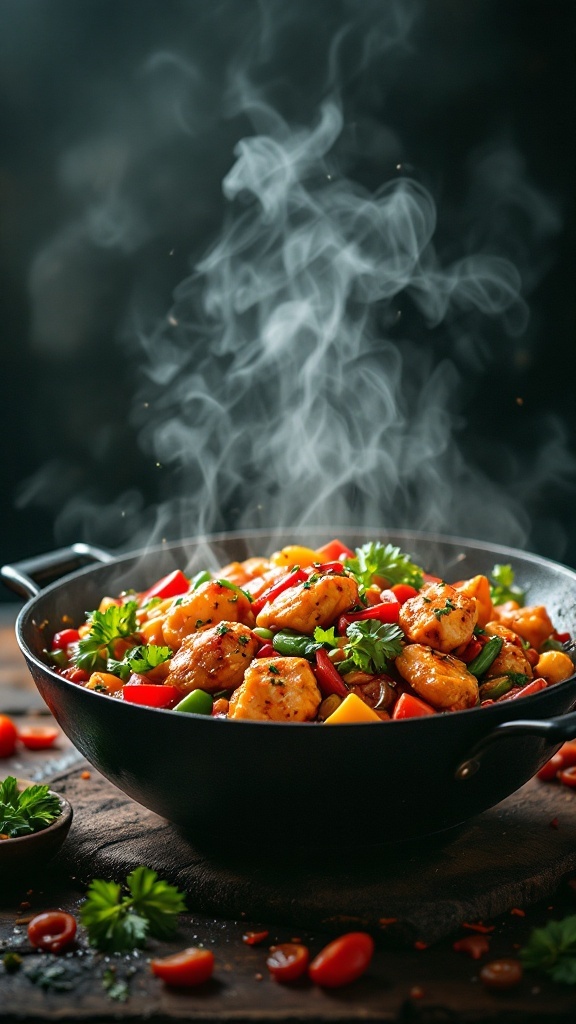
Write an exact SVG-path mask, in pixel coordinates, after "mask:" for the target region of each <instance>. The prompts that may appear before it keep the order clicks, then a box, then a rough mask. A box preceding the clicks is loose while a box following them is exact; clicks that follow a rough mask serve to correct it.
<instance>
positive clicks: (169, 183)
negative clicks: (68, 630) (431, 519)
mask: <svg viewBox="0 0 576 1024" xmlns="http://www.w3.org/2000/svg"><path fill="white" fill-rule="evenodd" d="M385 7H386V5H383V3H376V2H374V3H373V2H370V0H367V2H365V3H363V2H361V0H357V2H356V3H353V2H345V0H334V2H328V0H308V2H307V3H303V2H299V0H298V2H294V3H293V4H289V5H286V4H285V3H284V4H280V3H276V2H272V0H271V2H269V3H267V2H266V0H262V3H256V2H253V0H236V2H232V0H229V2H223V3H215V4H209V3H206V2H203V0H198V2H196V0H188V2H186V0H180V2H178V0H163V2H160V0H157V2H146V0H137V2H136V0H121V2H118V0H115V2H108V0H98V2H90V0H86V2H82V3H78V2H77V0H3V3H2V5H1V7H0V224H1V237H0V316H1V321H0V322H1V324H2V341H1V345H2V382H3V384H2V465H1V479H2V524H1V525H2V535H1V536H2V543H1V546H0V558H1V560H2V562H7V561H10V560H17V559H19V558H23V557H26V556H28V555H32V554H34V553H38V552H41V551H43V550H48V549H50V548H51V547H53V546H55V545H60V544H64V543H69V542H73V541H75V540H79V539H85V540H89V541H94V542H98V543H105V544H107V545H108V546H110V547H113V548H114V547H118V548H120V547H121V546H123V547H126V546H130V539H131V538H130V530H129V528H126V527H125V526H124V525H123V524H122V522H121V521H120V519H119V517H118V514H117V510H116V511H115V509H116V505H115V503H116V502H117V499H118V495H121V494H126V493H128V494H132V495H136V497H135V498H134V502H135V504H136V505H138V507H139V508H141V509H145V507H146V506H147V504H154V503H156V502H159V501H161V500H162V498H163V493H164V492H163V489H164V488H165V487H166V486H167V484H166V479H165V478H162V477H161V475H159V474H158V472H157V470H156V468H155V466H154V462H153V460H152V459H151V457H150V455H149V454H147V453H146V452H144V451H143V450H142V448H141V446H140V444H139V442H138V437H137V433H136V430H135V428H134V427H133V426H131V421H130V416H129V409H130V401H131V394H132V380H133V371H134V367H133V359H134V354H133V352H134V350H133V348H131V345H130V342H129V336H130V333H131V332H133V331H134V330H135V329H136V327H138V329H143V330H148V329H150V327H151V326H152V325H153V323H154V321H155V320H156V319H157V318H159V317H161V316H163V315H164V314H165V312H166V310H167V309H168V308H169V306H170V302H171V295H172V292H173V289H174V288H175V287H176V286H177V285H178V283H179V282H180V281H181V280H182V279H183V278H184V277H185V276H186V274H187V273H189V270H190V267H191V265H192V264H193V262H194V260H196V259H198V257H199V256H200V255H201V254H202V253H203V252H204V250H205V249H206V246H207V245H208V244H209V243H210V241H211V240H212V239H213V238H214V237H216V235H217V233H218V231H219V228H220V225H221V222H222V218H223V215H224V205H225V204H224V200H223V197H222V191H221V181H222V178H223V176H224V175H225V174H226V172H227V171H228V169H229V168H230V166H231V165H232V163H233V161H234V155H233V149H234V145H235V143H236V142H237V140H238V139H240V138H242V137H243V136H245V135H246V134H250V132H252V131H253V127H252V126H251V124H250V123H249V122H248V121H247V119H246V118H245V117H244V116H243V115H242V114H235V113H230V112H223V94H222V85H223V81H224V78H225V71H226V68H228V67H229V66H230V64H231V62H233V61H234V60H235V59H237V58H238V55H239V54H244V53H245V52H246V50H247V49H249V48H250V46H254V47H255V48H256V51H257V52H258V54H259V59H258V61H257V62H256V64H255V69H254V78H255V80H256V81H257V82H258V84H259V87H260V88H261V89H262V90H263V92H264V93H265V94H266V96H267V97H268V98H269V99H270V100H271V101H272V100H273V102H274V103H275V104H276V106H277V107H278V109H279V110H281V111H282V113H283V116H285V117H286V118H287V120H291V119H295V120H297V121H298V120H301V121H303V122H304V123H306V121H307V120H310V118H311V117H312V112H313V111H315V110H316V108H317V106H318V104H319V102H320V101H321V99H322V98H323V96H324V95H325V94H326V54H327V53H328V50H329V48H330V44H331V41H332V40H333V39H334V37H335V36H336V34H337V33H338V31H339V29H340V28H341V27H342V26H344V25H347V26H349V25H352V30H351V31H350V34H349V36H348V39H347V41H346V43H345V44H344V46H343V48H342V56H341V69H342V73H341V80H340V82H339V91H340V94H341V97H342V103H343V108H344V112H345V123H346V125H347V126H348V127H353V128H354V130H355V138H356V148H354V147H349V148H348V150H347V152H346V173H347V175H348V176H349V177H350V178H352V179H353V180H357V181H359V182H361V183H362V184H363V185H364V186H365V187H367V188H369V189H371V188H377V187H378V186H379V185H380V184H381V183H382V182H383V181H385V180H386V179H387V178H389V177H392V176H393V173H394V164H393V158H394V146H393V145H390V144H386V139H387V138H388V135H386V133H392V134H393V135H394V137H395V138H396V139H399V140H400V143H399V148H398V150H397V154H396V155H397V156H399V158H400V159H401V160H402V161H403V163H404V164H405V165H406V166H407V167H409V168H410V169H411V170H412V171H413V173H414V174H415V176H417V177H418V178H419V180H421V181H422V182H423V183H425V185H426V187H427V188H429V189H430V191H431V192H432V194H433V195H434V197H435V199H436V200H437V202H438V203H439V208H440V209H441V211H442V214H441V217H440V220H439V225H438V240H439V245H440V246H443V247H444V248H445V250H447V251H448V250H449V249H450V246H451V245H452V244H453V243H454V240H455V239H456V238H459V237H460V236H461V234H462V232H463V231H472V229H471V228H470V222H471V221H470V222H469V219H468V220H467V219H466V218H465V217H463V214H462V208H461V203H460V201H461V199H462V196H463V191H464V187H463V181H464V179H466V180H467V181H468V182H469V181H470V166H471V160H473V159H482V154H486V153H488V152H494V151H495V150H498V147H501V148H502V149H504V150H506V152H508V153H513V157H511V158H510V159H511V160H512V163H514V161H515V170H514V172H513V173H512V172H510V170H509V164H506V166H505V167H504V168H503V169H502V168H501V169H500V170H498V165H497V161H496V164H495V169H494V175H493V178H494V180H496V179H497V178H498V175H499V174H500V183H499V184H498V182H496V185H494V189H493V192H492V195H491V200H490V203H491V206H490V223H491V224H492V225H494V224H498V231H497V232H495V233H494V245H495V248H496V251H501V252H502V253H504V254H505V255H507V256H508V257H509V258H510V259H512V260H513V261H515V262H516V263H517V264H518V266H519V267H520V270H521V273H522V277H523V281H524V288H525V297H526V301H527V303H528V306H529V309H530V322H529V326H528V328H527V329H526V331H525V332H524V334H523V335H522V337H521V338H517V339H515V340H514V341H512V342H510V345H509V346H508V348H507V349H506V351H504V349H503V350H502V358H501V359H500V360H498V361H497V362H496V365H492V366H491V368H490V371H489V373H488V374H487V375H486V376H485V378H484V379H483V380H482V382H481V384H480V385H478V386H477V387H476V388H474V389H472V390H471V393H470V396H469V400H468V405H467V408H466V418H465V422H464V424H463V426H462V429H461V434H460V442H459V443H460V446H461V449H462V451H464V452H465V454H466V457H467V458H469V459H470V460H472V461H474V462H476V463H478V465H479V466H481V468H482V470H483V471H485V472H487V473H488V474H489V475H491V476H492V477H493V478H495V479H497V480H500V479H501V480H502V485H503V486H505V484H506V481H505V477H506V465H507V464H508V461H509V460H510V458H513V459H514V460H516V464H517V465H519V466H520V467H522V466H523V465H525V466H526V467H527V470H528V468H529V467H530V465H531V458H532V453H533V451H534V446H535V444H536V443H537V441H538V440H539V439H541V438H542V437H543V436H547V434H549V435H550V436H551V437H552V436H557V434H558V432H560V434H561V435H562V440H561V444H560V445H559V448H560V449H561V454H560V455H558V454H557V453H556V454H554V455H552V456H551V457H552V458H554V459H556V461H557V465H556V466H555V468H554V471H553V472H552V473H551V474H550V479H546V480H545V481H544V482H543V486H542V489H541V491H540V492H539V493H536V494H534V493H531V496H530V499H529V500H530V508H529V514H530V520H531V529H530V532H529V535H528V537H527V542H526V543H527V546H529V547H531V548H532V549H533V550H537V551H539V552H540V553H542V554H545V555H548V556H550V557H553V558H557V559H559V560H561V561H564V562H567V563H568V564H572V565H574V566H576V530H575V528H574V525H573V512H572V508H573V502H574V481H575V477H574V461H573V455H574V444H573V438H574V427H575V425H576V414H575V402H574V370H575V369H576V365H575V364H576V360H575V356H574V339H575V333H574V330H575V326H576V324H575V315H574V313H575V281H574V240H575V223H574V203H573V192H574V181H575V175H574V172H575V152H574V146H575V133H574V117H575V112H576V105H575V102H574V101H575V68H574V41H575V32H574V28H575V12H576V7H575V5H574V4H573V2H572V0H566V2H559V0H556V2H554V0H545V2H544V0H542V2H530V0H524V2H518V3H514V2H507V0H499V2H490V0H482V2H474V0H466V3H462V2H455V0H437V2H431V3H423V4H417V5H416V4H415V5H412V4H409V3H404V4H399V5H398V6H397V8H396V5H394V4H391V5H389V8H390V9H393V8H394V9H395V10H396V9H397V11H398V12H402V16H400V14H398V17H397V18H396V19H395V20H394V19H391V18H387V19H384V21H383V14H382V12H383V8H385ZM403 19H404V20H405V21H411V24H410V26H409V27H407V26H406V25H405V24H403ZM262 25H264V27H265V31H264V30H263V29H262ZM382 25H383V26H384V27H383V31H388V32H390V31H391V25H395V27H396V31H397V32H398V34H399V36H400V37H402V40H403V41H402V42H401V43H400V44H399V45H398V46H390V47H388V46H387V45H385V44H383V43H382V39H381V37H380V36H379V34H378V33H379V31H380V29H381V28H382ZM256 38H260V43H258V44H257V43H255V42H254V40H255V39H256ZM371 46H372V47H373V48H374V50H375V52H376V57H375V58H374V59H369V58H367V57H366V54H367V53H369V51H370V47H371ZM166 55H169V56H166ZM151 60H152V62H154V60H155V61H156V64H155V65H154V69H153V72H154V73H153V74H152V75H150V74H147V73H145V72H144V71H143V69H144V68H146V67H148V68H149V67H150V64H149V62H150V61H151ZM178 61H180V62H182V63H181V66H180V70H178V67H177V65H178ZM182 67H185V70H184V71H182ZM175 68H176V70H175ZM191 68H192V69H194V70H193V71H191V70H190V69H191ZM359 68H361V69H362V70H361V71H360V72H359V71H358V69H359ZM151 82H152V83H153V84H151ZM187 82H189V83H190V89H191V92H190V95H192V86H193V94H194V103H193V104H192V103H191V102H188V101H189V96H188V92H187V90H188V86H187ZM199 83H200V84H199ZM167 111H168V112H169V114H168V113H167ZM379 127H380V129H381V131H382V133H383V135H382V140H383V141H382V142H381V144H380V143H379V139H380V135H379ZM119 168H120V170H119ZM507 168H508V169H507ZM118 182H119V183H120V184H118ZM518 182H522V185H521V186H519V185H518V184H517V183H518ZM116 187H117V188H118V192H119V194H121V199H122V202H121V203H120V204H119V206H118V216H117V219H116V217H115V216H114V207H112V211H113V212H112V215H111V216H110V217H109V219H108V221H107V222H105V223H102V224H97V225H96V226H95V225H94V223H92V222H90V215H91V214H90V211H91V210H98V209H99V206H100V204H101V199H102V196H103V195H104V194H105V193H106V192H107V191H109V190H110V189H111V190H112V191H114V189H115V188H116ZM498 188H500V190H501V193H502V195H503V196H504V198H505V200H506V201H504V200H503V201H502V204H501V209H500V210H499V206H498V203H499V199H498ZM470 194H471V193H470V189H469V188H468V193H467V195H468V199H467V203H468V204H469V202H470V199H469V196H470ZM484 198H485V195H484ZM476 203H477V208H476V209H475V211H474V213H475V218H476V219H475V223H476V224H478V223H482V211H481V210H480V215H479V211H478V204H481V203H482V191H481V190H479V192H478V194H477V196H476ZM87 223H90V230H88V229H87V226H86V225H87ZM135 310H136V311H137V315H136V316H135V312H134V311H135ZM408 313H409V310H408ZM408 323H409V324H410V318H409V316H408ZM412 329H413V332H415V333H417V332H418V330H420V329H421V328H418V327H417V325H416V324H415V323H414V325H413V327H412ZM436 335H437V336H438V335H440V337H437V358H438V359H441V358H442V357H443V356H444V355H445V351H444V349H443V345H448V343H449V342H448V339H446V341H445V342H444V341H443V338H442V337H441V330H440V329H436ZM127 339H128V341H127ZM495 344H496V345H498V344H499V341H498V338H496V340H495ZM551 424H552V426H551ZM504 439H505V441H506V454H505V455H504V454H503V449H502V443H503V440H504ZM553 447H554V445H552V448H553ZM168 486H172V487H174V486H175V485H174V484H172V485H170V484H168ZM72 499H74V502H75V505H74V512H73V513H71V514H63V510H64V513H65V510H66V509H67V507H68V506H69V503H70V501H71V500H72ZM78 502H80V504H81V505H82V508H83V510H84V511H83V513H82V514H81V513H80V512H79V511H78ZM94 509H96V510H97V511H94ZM110 509H112V511H110ZM224 518H225V522H226V525H227V526H229V527H231V528H233V527H234V525H235V523H234V514H233V512H232V511H231V512H230V514H229V515H228V518H227V520H226V510H224ZM447 525H448V526H449V524H447ZM189 532H190V533H193V532H194V531H193V529H191V530H190V531H189ZM9 596H10V595H9V594H8V593H7V592H3V593H2V598H3V599H6V598H9Z"/></svg>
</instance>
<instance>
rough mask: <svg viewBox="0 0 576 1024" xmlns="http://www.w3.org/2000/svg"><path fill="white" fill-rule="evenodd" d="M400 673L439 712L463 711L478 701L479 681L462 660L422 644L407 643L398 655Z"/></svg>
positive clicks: (397, 664) (397, 661) (397, 662)
mask: <svg viewBox="0 0 576 1024" xmlns="http://www.w3.org/2000/svg"><path fill="white" fill-rule="evenodd" d="M395 664H396V668H397V669H398V671H399V673H400V675H401V676H402V678H403V679H405V680H406V682H407V683H410V686H411V687H412V689H413V690H415V691H416V693H417V694H418V695H419V696H420V697H422V700H425V701H426V702H427V703H428V704H431V705H432V707H434V708H436V709H437V710H438V711H462V710H463V709H464V708H472V707H474V705H475V704H477V703H478V680H477V679H476V676H473V675H472V673H471V672H469V671H468V669H467V668H466V665H465V664H464V662H463V661H460V660H459V659H458V658H455V657H454V656H453V655H451V654H440V653H439V652H438V651H434V650H432V648H431V647H427V646H425V645H423V644H408V645H407V646H406V647H405V648H404V650H403V651H402V653H401V654H399V655H398V657H397V658H396V663H395Z"/></svg>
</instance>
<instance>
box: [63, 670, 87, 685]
mask: <svg viewBox="0 0 576 1024" xmlns="http://www.w3.org/2000/svg"><path fill="white" fill-rule="evenodd" d="M58 675H59V676H63V678H64V679H68V681H69V682H70V683H87V682H88V680H89V679H90V676H89V674H88V672H85V671H84V669H83V668H75V667H74V666H71V668H63V669H60V671H59V672H58Z"/></svg>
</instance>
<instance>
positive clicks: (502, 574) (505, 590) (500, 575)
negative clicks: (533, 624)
mask: <svg viewBox="0 0 576 1024" xmlns="http://www.w3.org/2000/svg"><path fill="white" fill-rule="evenodd" d="M490 597H491V598H492V604H496V605H498V604H505V603H506V602H507V601H516V603H517V604H519V605H521V606H522V605H523V604H524V601H525V598H526V592H525V591H524V590H521V589H520V587H517V586H514V570H513V568H512V566H511V565H495V566H494V568H493V569H492V573H491V575H490Z"/></svg>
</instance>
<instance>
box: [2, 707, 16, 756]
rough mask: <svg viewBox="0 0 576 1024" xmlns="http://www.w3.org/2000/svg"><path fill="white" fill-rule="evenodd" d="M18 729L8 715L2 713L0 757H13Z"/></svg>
mask: <svg viewBox="0 0 576 1024" xmlns="http://www.w3.org/2000/svg"><path fill="white" fill-rule="evenodd" d="M17 739H18V730H17V728H16V726H15V725H14V722H13V721H12V719H11V718H9V717H8V715H0V757H12V754H13V753H14V751H15V749H16V740H17Z"/></svg>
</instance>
